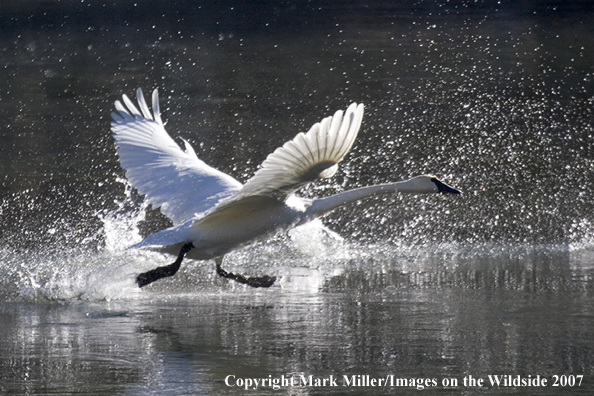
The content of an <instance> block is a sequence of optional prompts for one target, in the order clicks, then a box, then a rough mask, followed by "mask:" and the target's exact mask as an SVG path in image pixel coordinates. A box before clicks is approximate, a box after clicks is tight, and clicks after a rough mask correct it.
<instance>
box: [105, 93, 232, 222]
mask: <svg viewBox="0 0 594 396" xmlns="http://www.w3.org/2000/svg"><path fill="white" fill-rule="evenodd" d="M122 99H123V102H124V104H122V103H121V102H120V101H116V102H115V108H116V110H117V113H112V114H111V116H112V118H113V122H112V124H111V130H112V132H113V136H114V139H115V143H116V147H117V152H118V156H119V158H120V163H121V165H122V167H123V168H124V169H125V170H126V177H127V179H128V181H129V182H130V183H131V184H132V185H133V186H134V187H135V188H136V189H138V191H139V192H140V193H141V194H146V199H147V201H148V202H149V203H151V204H152V205H153V207H160V208H161V212H162V213H163V214H165V215H166V216H167V217H169V218H170V219H171V220H173V222H174V223H175V224H179V223H181V222H183V221H185V220H187V219H189V218H192V217H194V216H196V215H200V214H203V213H204V212H206V211H208V210H209V209H211V208H212V207H214V206H215V205H217V204H218V203H219V202H220V201H221V200H223V199H225V198H228V197H230V196H232V195H233V194H235V193H236V192H237V191H239V190H240V189H241V183H239V182H238V181H237V180H235V179H234V178H232V177H231V176H229V175H227V174H225V173H223V172H220V171H218V170H216V169H214V168H212V167H210V166H208V165H206V164H205V163H204V162H203V161H201V160H200V159H198V157H197V156H196V153H195V152H194V149H193V148H192V146H190V144H189V143H188V142H186V141H184V144H185V148H186V150H185V151H184V150H182V149H181V148H180V146H179V145H178V144H177V143H175V141H174V140H173V139H172V138H171V137H170V136H169V134H168V133H167V132H166V131H165V128H164V126H163V122H162V121H161V115H160V112H159V97H158V92H157V90H155V91H154V92H153V97H152V99H153V103H152V104H153V114H151V112H150V111H149V108H148V106H147V104H146V101H145V100H144V96H143V95H142V91H141V90H140V89H139V90H138V91H137V101H138V106H139V107H140V111H139V110H138V108H137V107H136V106H135V105H134V103H132V101H131V100H130V99H129V98H128V97H127V96H126V95H124V96H123V97H122Z"/></svg>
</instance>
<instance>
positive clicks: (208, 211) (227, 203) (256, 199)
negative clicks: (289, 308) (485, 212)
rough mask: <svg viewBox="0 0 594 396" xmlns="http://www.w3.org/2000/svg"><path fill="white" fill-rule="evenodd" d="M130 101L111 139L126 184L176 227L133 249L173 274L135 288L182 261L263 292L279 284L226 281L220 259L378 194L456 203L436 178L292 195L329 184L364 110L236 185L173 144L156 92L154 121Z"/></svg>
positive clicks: (316, 131) (144, 277)
mask: <svg viewBox="0 0 594 396" xmlns="http://www.w3.org/2000/svg"><path fill="white" fill-rule="evenodd" d="M136 98H137V101H138V107H136V105H135V104H134V103H133V102H132V101H131V100H130V99H129V98H128V97H127V96H126V95H123V96H122V99H123V104H122V102H120V101H116V102H115V108H116V110H117V112H114V113H112V114H111V116H112V118H113V122H112V124H111V130H112V132H113V136H114V139H115V144H116V148H117V153H118V156H119V159H120V163H121V165H122V167H123V168H124V169H125V170H126V177H127V179H128V181H129V182H130V184H132V186H134V187H135V188H136V189H137V190H138V191H139V192H140V193H141V194H144V195H145V197H146V200H147V201H148V202H149V203H150V204H152V205H153V207H154V208H160V210H161V212H162V213H163V214H164V215H166V216H167V217H169V218H170V219H171V220H172V221H173V226H172V227H170V228H166V229H164V230H161V231H158V232H155V233H153V234H151V235H149V236H147V237H146V238H145V239H144V240H143V241H141V242H140V243H137V244H135V245H133V246H131V248H144V249H150V250H154V251H158V252H162V253H168V254H172V255H174V256H175V255H177V259H176V260H175V262H174V263H173V264H170V265H166V266H163V267H158V268H156V269H154V270H151V271H148V272H145V273H142V274H140V275H138V277H137V278H136V283H137V284H138V286H139V287H143V286H146V285H148V284H150V283H152V282H154V281H156V280H158V279H161V278H164V277H168V276H172V275H174V274H175V273H176V272H177V271H178V269H179V268H180V265H181V263H182V260H183V258H184V256H187V257H188V258H191V259H196V260H209V259H214V260H215V263H216V270H217V274H219V275H220V276H223V277H225V278H229V279H232V280H235V281H237V282H240V283H243V284H247V285H249V286H252V287H269V286H271V285H272V284H273V283H274V282H275V280H276V278H275V277H270V276H262V277H245V276H243V275H237V274H233V273H231V272H227V271H225V270H224V269H223V268H221V264H222V262H223V257H224V256H225V254H227V253H229V252H230V251H232V250H234V249H237V248H239V247H241V246H244V245H247V244H250V243H252V242H254V241H257V240H261V239H263V238H266V237H268V236H270V235H272V234H275V233H278V232H280V231H286V230H288V229H291V228H293V227H296V226H299V225H301V224H305V223H307V222H309V221H311V220H314V219H316V218H318V217H320V216H324V215H325V214H327V213H329V212H331V211H332V210H334V209H336V208H338V207H340V206H342V205H345V204H348V203H352V202H355V201H359V200H362V199H365V198H368V197H372V196H376V195H379V194H392V193H397V192H403V193H414V194H417V193H454V194H459V191H458V190H456V189H454V188H452V187H450V186H448V185H446V184H445V183H443V182H442V181H440V180H439V179H437V178H436V177H435V176H431V175H422V176H417V177H414V178H412V179H410V180H406V181H401V182H397V183H390V184H380V185H375V186H369V187H364V188H358V189H354V190H350V191H345V192H341V193H338V194H335V195H332V196H329V197H325V198H318V199H313V200H312V199H305V198H300V197H298V196H297V195H295V192H296V191H297V190H299V189H300V188H301V187H303V186H305V185H307V184H308V183H311V182H313V181H315V180H316V179H318V178H328V177H331V176H332V175H334V173H335V172H336V170H337V169H338V164H339V163H340V162H341V161H342V160H343V159H344V157H345V156H346V154H347V153H348V152H349V150H350V149H351V147H352V145H353V143H354V141H355V138H356V137H357V133H358V132H359V127H360V126H361V119H362V117H363V105H362V104H356V103H353V104H351V105H350V106H349V107H348V108H347V109H346V111H345V112H344V113H343V112H342V111H340V110H339V111H337V112H336V113H334V116H331V117H327V118H324V119H323V120H322V121H320V122H319V123H316V124H314V125H313V126H312V127H311V129H310V130H309V131H308V132H307V133H299V134H298V135H297V136H296V137H295V138H294V139H293V140H291V141H289V142H287V143H285V144H284V145H283V146H282V147H279V148H277V149H276V150H275V151H274V152H273V153H272V154H270V155H269V156H268V157H267V158H266V160H265V161H264V162H263V163H262V165H261V167H260V169H259V170H258V171H257V172H256V173H255V174H254V175H253V177H252V178H251V179H249V180H248V181H247V182H246V183H245V184H241V183H240V182H239V181H237V180H236V179H234V178H233V177H231V176H229V175H227V174H225V173H223V172H221V171H218V170H216V169H214V168H212V167H210V166H208V165H207V164H205V163H204V162H203V161H201V160H200V159H199V158H198V156H197V155H196V153H195V152H194V149H193V148H192V146H190V144H189V143H188V142H187V141H185V140H184V146H185V150H183V149H182V148H181V147H180V146H179V145H178V144H177V143H175V141H174V140H173V139H172V138H171V136H169V134H168V133H167V132H166V131H165V127H164V124H163V121H162V120H161V115H160V111H159V96H158V92H157V90H156V89H155V90H154V91H153V96H152V109H153V112H152V113H151V112H150V110H149V108H148V106H147V103H146V101H145V99H144V96H143V94H142V91H141V90H140V89H138V90H137V94H136ZM139 108H140V110H139Z"/></svg>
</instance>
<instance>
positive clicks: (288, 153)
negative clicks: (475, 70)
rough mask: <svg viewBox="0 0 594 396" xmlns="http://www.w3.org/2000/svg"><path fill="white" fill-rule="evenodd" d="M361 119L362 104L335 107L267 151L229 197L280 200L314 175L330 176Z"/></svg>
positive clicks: (344, 152) (348, 145)
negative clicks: (289, 138)
mask: <svg viewBox="0 0 594 396" xmlns="http://www.w3.org/2000/svg"><path fill="white" fill-rule="evenodd" d="M362 119H363V105H362V104H357V103H353V104H351V105H350V106H349V107H348V108H347V109H346V111H345V112H344V113H343V112H342V111H341V110H339V111H337V112H336V113H334V115H333V116H331V117H327V118H324V119H323V120H322V121H320V122H318V123H316V124H314V125H313V126H312V127H311V128H310V130H309V131H308V132H307V133H299V134H298V135H297V136H295V138H294V139H293V140H291V141H289V142H287V143H285V144H284V145H283V146H282V147H279V148H277V149H276V150H275V151H274V152H273V153H272V154H270V155H269V156H268V157H267V158H266V160H265V161H264V162H263V163H262V166H261V168H260V169H259V170H258V171H257V172H256V174H254V176H253V177H252V178H251V179H250V180H248V181H247V183H246V184H245V185H244V186H243V188H242V189H241V190H240V191H239V192H238V193H237V194H236V195H235V196H233V197H232V198H231V199H230V200H231V201H235V200H239V199H241V198H244V197H246V196H251V195H269V196H270V195H272V196H275V197H277V198H279V199H283V200H284V199H286V198H287V197H288V196H289V195H291V194H292V193H294V192H295V191H296V190H298V189H299V188H301V187H303V186H305V185H307V184H308V183H311V182H313V181H315V180H316V179H318V178H328V177H331V176H333V175H334V174H335V173H336V171H337V169H338V164H339V163H340V162H341V161H342V160H343V159H344V158H345V156H346V155H347V153H348V152H349V150H350V149H351V147H352V146H353V144H354V142H355V139H356V137H357V134H358V133H359V128H360V127H361V120H362Z"/></svg>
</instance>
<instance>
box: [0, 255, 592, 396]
mask: <svg viewBox="0 0 594 396" xmlns="http://www.w3.org/2000/svg"><path fill="white" fill-rule="evenodd" d="M377 253H378V254H377V255H376V258H371V257H370V258H367V259H365V258H359V259H357V260H335V261H333V262H331V263H330V264H327V265H326V266H325V265H324V264H322V263H320V262H318V264H317V268H316V269H312V268H306V267H302V268H296V269H295V268H291V269H287V271H288V278H291V277H294V278H297V279H298V281H296V282H297V283H298V284H302V283H308V282H313V283H317V284H320V285H321V287H320V289H319V290H308V291H303V290H297V291H295V290H293V289H291V288H290V286H291V279H289V280H288V281H287V283H286V284H285V285H284V286H278V287H275V288H272V289H271V290H268V291H256V292H254V291H253V290H247V289H245V288H244V287H242V286H241V287H237V286H235V285H231V286H229V287H227V288H225V287H222V288H219V287H217V288H213V287H211V288H210V289H204V288H201V287H200V286H199V285H196V284H195V283H194V284H193V286H192V285H191V283H192V282H193V280H192V279H186V280H185V281H184V280H181V279H180V280H175V281H172V282H170V283H168V284H167V285H164V284H162V285H160V287H159V288H154V289H153V290H152V291H146V292H144V293H141V294H132V295H129V297H127V298H124V297H122V296H120V297H119V298H118V299H115V300H112V301H111V302H79V303H76V302H67V303H65V304H58V305H56V304H55V303H47V304H40V303H35V304H31V303H27V304H22V303H3V304H2V305H1V307H0V310H1V313H2V314H1V315H2V319H3V320H2V323H3V328H4V329H7V330H9V331H7V332H6V333H5V335H4V336H3V337H2V338H0V343H1V348H0V350H1V351H2V352H1V353H0V365H1V366H2V367H1V370H0V372H1V373H2V374H0V376H1V377H2V381H1V383H2V384H3V385H2V387H3V388H2V390H3V392H5V393H8V394H11V393H13V394H25V393H28V394H39V393H48V392H50V393H51V392H56V393H76V392H77V391H81V390H82V391H84V390H93V392H97V393H101V392H103V391H105V392H108V393H109V392H112V393H114V392H115V393H118V392H122V393H132V394H136V393H138V394H146V393H148V394H163V393H167V394H180V395H181V394H188V393H194V392H198V393H209V394H212V393H216V394H221V393H222V394H226V393H229V394H239V393H240V389H236V388H235V389H234V388H228V387H227V386H226V385H225V384H224V378H225V377H226V376H227V375H230V374H232V375H236V376H237V377H238V378H259V377H262V376H268V375H272V376H280V375H287V376H289V375H295V376H299V375H314V376H328V375H330V374H333V375H338V376H342V375H357V374H364V373H373V374H375V375H378V376H382V375H388V374H396V375H398V376H401V377H414V378H417V377H431V378H433V377H435V378H438V379H440V380H441V379H442V378H459V379H460V380H462V378H463V377H464V376H465V375H468V374H469V373H470V374H472V375H473V376H475V377H480V376H483V377H486V375H489V374H494V373H525V374H526V375H527V374H531V375H537V374H540V375H542V376H551V375H554V374H560V373H574V374H577V373H583V374H584V375H586V376H591V375H594V373H593V372H592V371H593V369H592V367H594V353H593V350H592V348H591V345H590V344H591V340H592V339H593V338H592V337H593V336H594V330H593V328H592V326H591V323H592V320H594V311H593V310H592V302H593V295H592V290H594V284H593V275H594V273H593V272H592V269H591V268H590V267H588V266H587V264H589V263H588V262H586V263H584V264H586V266H585V267H583V268H582V265H581V264H582V263H580V262H577V261H575V258H574V259H572V260H571V261H570V257H572V255H570V252H569V251H568V249H563V248H561V247H556V246H551V247H544V248H539V249H535V248H529V247H527V248H517V249H515V250H513V251H510V250H509V249H503V248H496V247H490V248H489V249H486V248H485V251H484V253H483V255H482V256H480V257H472V258H470V257H469V256H468V254H469V252H465V251H461V252H457V253H455V254H454V253H452V251H451V250H449V251H447V252H444V251H439V250H434V253H433V254H430V253H429V252H427V251H424V252H423V251H421V252H417V255H418V257H419V258H420V259H412V258H411V254H413V253H414V252H406V254H403V255H402V257H392V258H391V259H390V258H382V254H381V252H380V251H377ZM384 254H386V252H384ZM475 254H476V252H475V253H473V255H475ZM421 256H424V257H421ZM446 256H449V258H444V257H446ZM305 263H306V262H305V261H304V264H305ZM196 269H198V268H193V270H196ZM273 269H275V270H277V271H283V268H274V267H273ZM211 270H212V269H211ZM291 271H293V272H291ZM205 272H206V271H205ZM321 274H324V276H323V277H322V278H323V280H320V276H321ZM195 276H196V277H198V278H199V277H200V274H197V275H195ZM205 282H206V281H205ZM164 283H165V282H164ZM184 286H185V289H184ZM192 287H194V291H191V290H192ZM195 288H198V289H200V290H201V292H200V293H196V292H195V291H196V289H195ZM184 290H185V291H184ZM545 362H546V363H545ZM47 378H51V379H52V380H51V383H50V382H47V381H45V380H44V379H47ZM439 389H441V391H443V387H440V388H439ZM439 389H434V390H431V389H427V390H425V391H428V392H429V393H431V394H432V393H435V392H440V390H439ZM585 389H589V388H581V390H582V391H584V390H585ZM360 390H361V389H359V390H357V389H355V388H341V389H340V392H338V393H333V392H332V390H331V389H325V390H324V389H321V388H320V389H315V388H298V389H297V388H296V389H285V392H286V393H287V394H296V393H294V392H304V393H303V394H327V393H328V394H343V393H344V392H346V393H349V392H351V393H353V394H359V393H358V392H359V391H360ZM458 390H461V388H458ZM577 390H579V389H576V391H577ZM343 391H344V392H343ZM374 391H375V390H374ZM377 391H378V392H379V393H380V394H384V393H385V394H391V393H392V392H393V389H392V390H390V389H380V390H377ZM540 391H542V393H543V394H544V393H547V391H550V389H549V390H547V389H541V390H540ZM570 391H571V390H570ZM498 392H499V391H498ZM258 393H259V394H269V393H270V394H272V393H274V392H273V391H272V390H271V389H268V388H264V389H260V390H258ZM297 394H299V393H297ZM530 394H534V393H530Z"/></svg>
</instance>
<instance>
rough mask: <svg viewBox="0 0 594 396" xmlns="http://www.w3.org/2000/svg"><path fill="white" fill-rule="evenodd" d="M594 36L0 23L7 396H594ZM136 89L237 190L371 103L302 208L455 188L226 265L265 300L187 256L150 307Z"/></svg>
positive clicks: (112, 10)
mask: <svg viewBox="0 0 594 396" xmlns="http://www.w3.org/2000/svg"><path fill="white" fill-rule="evenodd" d="M502 3H504V2H502ZM593 19H594V10H593V9H592V6H591V5H590V3H589V2H580V1H572V2H555V1H544V2H543V1H540V2H529V1H527V2H517V3H515V4H514V5H509V4H495V3H492V2H486V1H485V2H466V1H459V2H452V1H443V2H442V1H427V2H415V3H411V2H402V3H399V2H385V1H377V2H365V4H359V3H350V2H335V1H333V2H318V3H316V4H312V3H309V2H284V3H283V2H280V3H279V2H261V1H260V2H257V4H256V3H254V4H250V3H247V2H242V3H233V2H219V3H218V4H217V5H216V6H210V5H202V6H199V5H195V4H193V2H185V1H173V2H167V3H160V2H150V3H146V2H145V3H141V2H138V3H137V4H135V3H134V2H121V3H117V4H114V3H113V2H70V1H56V2H44V1H27V2H19V3H10V2H9V3H8V4H2V5H0V26H2V28H1V29H0V65H2V70H3V72H4V78H3V79H0V114H1V115H2V118H3V120H4V122H3V123H2V125H1V126H0V183H1V185H2V187H1V189H0V225H1V227H0V275H1V276H0V278H1V280H0V319H1V322H0V323H1V324H0V329H1V334H2V335H1V336H0V344H1V346H0V393H3V394H14V395H22V394H29V395H44V394H92V395H95V394H110V395H113V394H143V395H144V394H156V395H161V394H168V395H187V394H217V395H219V394H244V393H253V394H288V395H326V394H370V393H374V394H394V393H396V394H398V393H402V394H409V393H411V392H423V393H424V394H449V393H452V394H477V393H480V394H531V395H533V394H543V395H544V394H560V393H562V394H591V393H592V390H593V389H594V385H593V384H594V342H593V340H594V330H593V329H594V310H593V309H592V307H593V306H594V304H593V302H594V301H593V300H594V298H593V296H594V237H593V236H592V235H594V215H593V213H594V211H593V210H592V209H593V208H592V202H593V201H594V189H593V188H592V183H594V156H593V154H592V150H593V143H592V142H593V136H592V135H593V127H592V109H593V105H594V103H593V102H594V80H593V78H594V50H593V49H592V46H591V43H590V42H591V38H592V37H594V31H593V30H594V20H593ZM137 87H142V88H143V89H144V90H145V92H149V91H150V90H151V89H153V88H155V87H158V88H159V90H160V93H161V107H162V110H163V113H164V116H163V117H164V120H166V121H167V129H168V131H169V132H170V133H171V134H172V135H174V137H176V138H178V137H184V138H186V139H188V140H189V141H190V142H191V143H192V144H193V146H194V147H195V149H196V151H197V153H198V155H199V156H200V158H202V159H203V160H204V161H206V162H207V163H208V164H210V165H213V166H215V167H216V168H218V169H221V170H223V171H225V172H227V173H229V174H231V175H233V176H234V177H236V178H237V179H238V180H240V181H246V180H247V179H248V178H249V177H250V175H252V174H253V172H254V171H255V170H256V169H257V167H258V165H259V164H260V163H261V162H262V161H263V159H264V158H265V157H266V155H267V154H268V153H269V152H272V151H273V150H274V149H275V148H276V147H278V146H280V145H282V144H283V143H284V142H285V141H286V140H288V139H290V138H292V137H293V136H294V135H295V134H296V133H297V132H299V131H304V130H307V129H308V128H309V126H310V125H311V124H312V123H314V122H316V121H318V120H319V119H320V118H321V117H323V116H326V115H328V114H332V113H333V112H334V111H335V110H337V109H340V108H346V106H347V105H348V104H349V103H350V102H351V101H358V102H362V103H365V105H366V115H365V117H364V121H363V126H362V129H361V133H360V136H359V137H358V140H357V142H356V144H355V146H354V147H353V150H352V153H351V154H350V155H349V156H348V157H347V159H346V160H345V162H344V163H343V164H342V167H341V170H340V171H339V173H338V174H337V175H336V176H335V177H334V178H333V179H332V180H331V181H326V182H320V183H316V184H315V185H313V186H310V187H308V188H307V189H306V190H305V191H303V192H302V194H303V195H306V196H322V195H328V194H331V193H333V192H337V191H342V190H344V189H348V188H354V187H359V186H363V185H368V184H373V183H381V182H387V181H391V180H400V179H404V178H407V177H410V176H413V175H416V174H421V173H435V174H437V175H438V176H440V177H441V178H443V179H444V180H445V181H447V182H449V183H450V184H452V185H453V186H455V187H457V188H459V189H461V190H462V191H463V192H464V194H462V195H461V196H457V197H448V196H427V197H425V196H412V197H411V196H395V197H385V198H382V199H375V200H370V201H368V202H364V203H360V204H357V205H353V206H351V207H348V208H343V209H340V210H338V211H336V212H334V213H332V214H331V215H330V216H328V217H327V218H325V219H324V224H325V225H326V226H327V227H329V229H331V230H333V231H334V232H335V233H330V232H327V231H326V230H325V229H324V228H323V227H322V225H321V223H316V224H313V225H312V226H310V227H309V228H307V229H301V230H296V231H295V232H293V233H291V234H290V235H288V236H278V237H276V238H273V239H272V240H270V241H265V242H262V243H259V244H256V245H254V246H251V247H248V248H245V249H242V250H239V251H237V252H234V253H233V254H231V255H230V256H229V260H228V262H227V265H228V268H229V269H230V270H233V271H237V272H241V273H246V274H249V275H252V274H254V275H259V274H267V275H277V276H281V280H280V282H278V284H277V285H276V286H274V287H273V288H271V289H269V290H252V289H246V288H245V287H243V286H241V285H238V284H235V283H229V282H227V281H226V280H224V279H220V278H219V277H217V276H216V275H215V273H214V265H213V263H212V262H195V261H194V262H193V261H188V262H186V263H184V265H183V267H182V269H181V270H180V272H179V273H178V274H177V275H176V276H175V277H174V278H172V279H168V280H163V281H160V282H157V283H155V284H154V285H151V286H150V287H148V288H146V289H143V290H139V289H138V288H136V287H134V276H135V275H136V274H138V273H139V272H142V271H145V270H148V269H151V268H154V267H156V266H160V265H163V264H164V263H168V262H170V261H171V260H172V258H171V257H164V256H161V255H158V254H153V253H146V252H145V253H139V252H135V251H128V250H126V247H127V246H129V245H130V244H133V243H135V242H137V241H139V240H140V239H141V238H142V235H146V234H147V233H148V232H151V231H154V230H157V229H160V228H162V227H164V226H166V225H167V220H166V219H164V218H163V217H162V216H159V214H158V212H155V211H152V210H150V208H148V209H147V208H146V206H145V205H144V203H143V201H142V197H139V196H138V195H137V194H136V193H135V191H134V190H133V189H131V188H130V187H129V186H127V184H126V182H125V179H124V172H123V171H122V169H121V168H120V167H119V165H118V162H117V156H116V153H115V149H114V147H113V141H112V139H111V137H110V134H109V122H110V117H109V113H110V112H111V111H113V101H115V100H116V99H118V98H119V96H120V95H121V94H122V93H126V94H128V95H132V94H133V93H134V90H135V89H136V88H137ZM310 375H311V376H312V381H315V380H316V379H317V380H319V381H320V383H319V384H316V383H314V382H312V384H311V386H309V385H308V384H306V385H303V384H300V383H299V381H300V378H301V376H303V377H304V378H305V379H307V378H309V376H310ZM365 375H369V376H370V379H371V378H373V379H384V380H385V379H386V378H387V379H388V380H392V381H395V380H397V379H400V380H405V383H404V384H402V383H401V384H400V386H388V387H385V386H382V387H373V386H372V385H371V384H370V383H366V382H365V381H366V379H365V378H366V377H361V376H365ZM494 375H512V380H513V379H514V378H516V377H517V376H522V378H528V376H530V378H531V379H534V378H536V377H537V376H540V377H541V378H545V379H547V381H548V383H547V385H546V386H538V387H521V386H513V384H512V386H509V387H504V386H492V385H491V383H490V380H489V376H494ZM282 376H284V377H285V378H294V379H295V381H296V385H295V386H283V387H281V389H278V390H275V389H273V387H272V386H271V383H269V384H268V385H265V386H261V385H260V386H258V387H257V389H255V390H254V389H252V390H244V389H243V388H242V385H245V383H246V382H247V380H248V379H258V378H259V379H262V378H264V379H270V380H272V379H280V378H282ZM330 376H333V377H332V379H334V380H336V381H337V386H331V385H332V384H333V383H332V382H331V381H330ZM343 376H346V378H345V377H343ZM353 376H355V377H353ZM357 376H359V377H357ZM390 376H393V377H390ZM469 376H472V379H474V380H477V381H478V380H482V381H483V386H482V387H481V386H479V383H478V382H474V383H468V385H469V386H465V384H464V379H466V381H467V382H468V381H469V380H471V378H470V377H469ZM555 376H558V377H555ZM580 376H583V378H582V377H580ZM323 379H326V381H327V383H326V386H324V384H323V382H321V381H322V380H323ZM417 379H421V380H422V381H421V382H417V381H418V380H417ZM411 380H412V381H413V382H412V383H411V382H407V381H411ZM425 380H427V382H424V381H425ZM555 380H557V381H558V382H557V384H558V385H563V386H553V385H554V384H555V382H554V381H555ZM226 381H227V382H226ZM242 381H243V382H242ZM349 381H350V382H349ZM357 381H359V382H357ZM455 381H457V384H456V382H455ZM574 381H577V382H574ZM579 381H581V383H578V382H579ZM446 382H447V384H446ZM347 383H353V384H359V385H361V386H353V385H351V386H346V385H347ZM419 384H420V385H422V387H423V388H424V389H423V390H417V388H418V387H419ZM434 384H435V385H434ZM391 385H392V383H391Z"/></svg>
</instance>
